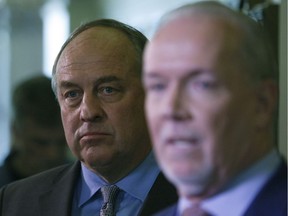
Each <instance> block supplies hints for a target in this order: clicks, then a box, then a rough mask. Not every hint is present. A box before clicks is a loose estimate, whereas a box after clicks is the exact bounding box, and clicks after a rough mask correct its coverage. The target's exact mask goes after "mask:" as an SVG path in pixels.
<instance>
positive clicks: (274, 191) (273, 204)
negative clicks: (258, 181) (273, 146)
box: [245, 160, 287, 216]
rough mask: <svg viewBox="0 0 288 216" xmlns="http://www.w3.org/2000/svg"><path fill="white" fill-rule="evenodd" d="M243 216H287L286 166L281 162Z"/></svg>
mask: <svg viewBox="0 0 288 216" xmlns="http://www.w3.org/2000/svg"><path fill="white" fill-rule="evenodd" d="M245 215H247V216H248V215H262V216H266V215H267V216H268V215H279V216H282V215H283V216H284V215H285V216H286V215H287V164H286V162H285V161H284V160H283V161H282V163H281V165H280V166H279V168H278V169H277V171H276V172H275V174H274V175H273V176H272V177H271V178H270V179H269V181H268V182H267V183H266V184H265V185H264V187H263V188H262V189H261V190H260V192H259V193H258V195H257V196H256V198H255V199H254V201H253V202H252V204H251V205H250V207H249V209H248V210H247V212H246V214H245Z"/></svg>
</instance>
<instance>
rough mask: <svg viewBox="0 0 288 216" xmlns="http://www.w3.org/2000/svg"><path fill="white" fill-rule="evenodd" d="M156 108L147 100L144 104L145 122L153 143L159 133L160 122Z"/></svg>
mask: <svg viewBox="0 0 288 216" xmlns="http://www.w3.org/2000/svg"><path fill="white" fill-rule="evenodd" d="M158 111H159V110H158V107H157V106H155V105H154V104H153V103H151V101H150V100H149V99H148V100H146V103H145V115H146V120H147V124H148V127H149V131H150V134H151V136H152V139H153V140H154V141H155V137H157V136H156V135H157V134H158V133H159V131H160V129H161V128H160V124H161V122H160V120H159V115H158Z"/></svg>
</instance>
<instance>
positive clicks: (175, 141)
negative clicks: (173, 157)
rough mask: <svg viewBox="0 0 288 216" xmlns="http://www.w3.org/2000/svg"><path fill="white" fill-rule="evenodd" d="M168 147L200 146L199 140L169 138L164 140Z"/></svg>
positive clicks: (195, 138) (194, 138)
mask: <svg viewBox="0 0 288 216" xmlns="http://www.w3.org/2000/svg"><path fill="white" fill-rule="evenodd" d="M166 143H167V144H168V145H177V146H198V145H200V138H198V137H193V138H169V139H167V140H166Z"/></svg>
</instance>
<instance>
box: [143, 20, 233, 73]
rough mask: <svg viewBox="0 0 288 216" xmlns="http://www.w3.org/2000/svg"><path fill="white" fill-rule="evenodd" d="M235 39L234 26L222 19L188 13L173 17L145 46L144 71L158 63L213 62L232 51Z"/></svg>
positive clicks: (172, 64)
mask: <svg viewBox="0 0 288 216" xmlns="http://www.w3.org/2000/svg"><path fill="white" fill-rule="evenodd" d="M236 40H237V37H236V35H235V31H234V29H233V28H232V26H231V25H229V24H228V23H227V22H225V21H223V20H222V19H215V18H214V19H213V17H207V16H189V17H181V18H178V19H175V20H172V21H170V22H169V23H166V24H165V25H164V26H162V27H161V28H160V29H159V31H158V32H157V33H156V35H155V36H154V38H152V41H151V42H150V43H149V44H148V46H147V47H146V49H145V54H144V66H145V71H146V72H147V71H150V70H153V69H154V68H153V67H157V66H159V65H161V67H166V68H167V69H169V68H171V67H172V66H175V67H176V66H179V67H180V66H189V65H188V64H187V63H190V64H192V63H193V64H194V63H197V65H198V66H201V65H205V66H209V64H211V65H210V66H212V64H216V63H217V62H218V59H219V58H223V57H224V58H226V57H225V56H227V54H228V55H229V53H232V51H233V52H234V51H235V48H236V47H235V45H236V44H237V43H235V41H236ZM229 56H230V57H231V58H232V55H229ZM163 62H165V65H163V64H162V63H163ZM222 62H223V61H222ZM183 63H185V64H183ZM151 67H152V68H151Z"/></svg>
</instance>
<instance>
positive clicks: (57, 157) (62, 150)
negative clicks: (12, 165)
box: [13, 117, 67, 175]
mask: <svg viewBox="0 0 288 216" xmlns="http://www.w3.org/2000/svg"><path fill="white" fill-rule="evenodd" d="M13 135H14V136H15V137H14V138H15V145H16V147H17V148H18V154H19V156H20V157H21V158H22V163H23V164H25V165H24V167H26V169H27V170H25V173H29V174H31V175H32V174H35V173H38V172H41V171H44V170H47V169H50V168H53V167H55V166H59V165H61V164H64V163H66V162H67V160H66V159H67V157H66V153H67V152H66V151H67V144H66V140H65V135H64V131H63V127H62V124H61V122H59V125H58V126H57V125H54V126H50V127H44V126H43V125H41V124H39V123H37V121H35V120H34V119H33V117H31V118H29V117H27V118H26V119H25V120H23V123H22V124H20V125H19V126H16V127H15V128H14V134H13Z"/></svg>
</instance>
